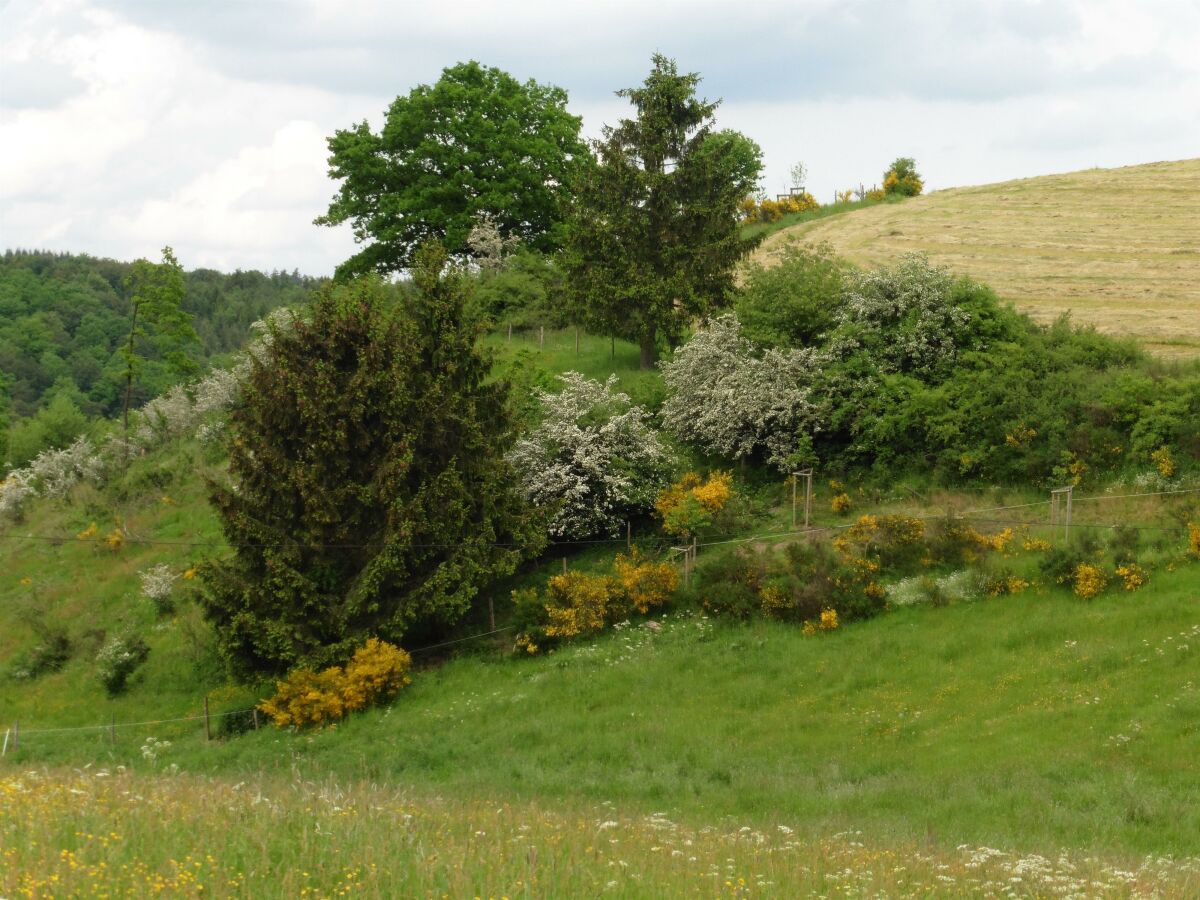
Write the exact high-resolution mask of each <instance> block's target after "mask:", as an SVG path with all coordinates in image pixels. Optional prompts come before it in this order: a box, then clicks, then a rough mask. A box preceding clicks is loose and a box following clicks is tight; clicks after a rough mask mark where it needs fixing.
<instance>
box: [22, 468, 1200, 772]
mask: <svg viewBox="0 0 1200 900" xmlns="http://www.w3.org/2000/svg"><path fill="white" fill-rule="evenodd" d="M1188 494H1200V488H1187V489H1177V490H1166V491H1144V492H1138V493H1132V494H1096V495H1092V496H1087V497H1075V498H1073V502H1074V503H1080V502H1103V501H1123V500H1135V499H1146V498H1152V497H1171V496H1181V495H1188ZM1053 502H1054V501H1053V500H1036V501H1032V502H1029V503H1016V504H1006V505H999V506H988V507H976V508H970V509H964V510H958V511H954V510H950V511H948V512H943V513H930V514H923V515H915V516H912V517H911V518H914V519H918V520H921V521H937V520H945V519H947V518H949V519H951V520H958V521H963V522H968V521H969V522H971V523H972V524H978V525H992V526H1000V527H1039V528H1055V529H1064V523H1061V522H1054V521H1048V520H1046V519H1045V518H1042V519H1040V520H1030V519H1021V518H1012V517H996V516H994V515H992V516H988V517H984V514H995V513H1011V512H1014V511H1017V510H1036V509H1040V508H1043V507H1049V508H1051V509H1053ZM854 525H855V522H854V521H848V522H839V523H834V524H828V525H819V526H810V527H803V528H791V529H785V530H774V531H769V532H763V533H759V534H753V535H749V536H746V535H742V536H737V537H726V536H720V535H718V536H714V539H710V540H706V541H703V542H693V543H692V544H691V545H690V547H681V548H672V551H676V552H683V555H684V565H685V567H686V566H688V565H689V559H688V557H689V554H690V556H691V557H692V558H694V555H695V553H696V551H697V550H698V549H702V548H709V547H719V546H731V545H739V544H749V543H756V542H762V541H770V540H801V539H807V538H811V537H814V536H818V535H829V534H834V533H837V532H840V531H843V530H846V529H849V528H852V527H854ZM1065 527H1066V528H1067V530H1066V532H1065V536H1066V537H1067V539H1069V534H1070V533H1069V529H1071V528H1081V529H1084V528H1086V529H1105V530H1113V529H1116V528H1118V527H1121V528H1126V529H1132V530H1136V531H1144V532H1178V531H1181V530H1183V529H1182V527H1181V526H1180V525H1149V524H1132V523H1129V522H1079V521H1074V522H1070V523H1069V524H1068V525H1066V526H1065ZM0 539H9V540H13V539H15V540H44V541H53V542H56V543H65V542H66V541H69V540H78V541H81V542H100V541H102V540H103V539H102V538H99V539H95V540H93V539H92V538H79V537H77V536H71V537H61V536H50V535H11V534H7V535H0ZM630 540H631V537H630V536H629V535H628V534H627V535H626V537H622V538H609V539H597V540H588V541H559V542H554V543H552V544H551V545H550V546H551V547H565V546H576V545H597V544H600V545H603V544H625V543H628V542H630ZM127 543H144V544H165V545H171V546H188V547H196V546H203V547H213V546H224V547H228V546H229V545H228V544H225V543H223V542H209V541H202V542H198V541H165V540H151V539H128V540H127ZM481 545H484V546H511V545H506V544H486V542H485V543H483V544H480V543H462V544H437V545H429V546H437V547H478V546H481ZM252 546H266V545H252ZM288 546H292V547H296V546H305V547H307V546H308V545H296V544H290V545H288ZM369 546H372V545H317V547H316V548H315V549H330V548H333V547H344V548H353V549H364V548H366V547H369ZM565 562H566V560H565V559H564V563H565ZM515 630H516V626H514V625H507V626H502V627H499V628H496V627H492V628H490V629H489V630H487V631H483V632H479V633H476V634H470V635H465V636H463V637H458V638H453V639H451V640H446V641H439V642H437V643H434V644H429V645H426V646H423V647H417V648H415V649H412V650H409V651H408V652H409V653H410V654H414V655H415V654H421V653H426V652H430V651H434V650H440V649H445V648H447V647H452V646H457V645H460V644H464V643H467V642H471V641H477V640H482V639H484V638H489V637H495V636H496V635H499V634H504V633H508V632H511V631H515ZM204 707H205V711H204V712H203V713H201V714H197V715H189V716H177V717H172V718H164V719H150V720H144V721H135V722H118V721H116V719H115V718H113V719H110V721H109V722H105V723H100V724H91V725H70V726H56V727H48V728H24V727H22V726H20V724H19V723H13V724H12V725H11V726H9V727H7V728H6V730H5V732H4V736H3V742H2V746H0V756H4V755H7V754H8V753H9V752H12V751H14V750H16V749H18V748H19V746H20V744H21V742H22V741H23V740H25V739H27V738H29V737H31V736H32V737H34V738H41V737H45V736H49V735H83V734H88V733H93V734H98V735H101V736H105V735H106V736H107V737H108V738H109V740H110V741H111V742H113V743H115V742H116V737H117V733H118V731H120V730H124V729H133V728H143V729H150V728H157V727H161V726H164V725H179V724H182V723H189V722H201V721H203V722H204V734H205V737H206V738H207V739H211V738H212V736H213V731H212V726H213V723H214V722H220V721H221V720H223V719H226V718H229V717H235V716H250V717H253V718H252V721H253V726H252V727H254V728H257V727H258V726H259V717H258V709H257V707H253V706H251V707H245V708H239V709H232V710H223V711H219V712H209V710H208V697H207V696H206V697H205V700H204Z"/></svg>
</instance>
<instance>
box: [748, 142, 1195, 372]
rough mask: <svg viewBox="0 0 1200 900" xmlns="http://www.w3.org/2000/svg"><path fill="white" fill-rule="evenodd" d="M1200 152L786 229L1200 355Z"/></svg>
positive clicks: (1037, 312) (1020, 305)
mask: <svg viewBox="0 0 1200 900" xmlns="http://www.w3.org/2000/svg"><path fill="white" fill-rule="evenodd" d="M1198 209H1200V159H1191V160H1182V161H1179V162H1161V163H1152V164H1149V165H1140V166H1128V167H1124V168H1119V169H1088V170H1086V171H1082V172H1072V173H1068V174H1064V175H1048V176H1043V177H1038V178H1025V179H1021V180H1018V181H1007V182H1003V183H1001V184H989V185H981V186H978V187H966V188H954V189H950V190H944V191H937V192H935V193H932V194H928V195H925V196H921V197H915V198H913V199H911V200H907V201H905V202H903V203H898V204H892V203H887V204H879V205H874V206H868V207H866V208H864V209H858V210H854V211H852V212H849V213H846V214H843V215H837V216H830V217H827V218H821V219H817V220H815V221H812V222H806V223H802V224H800V225H796V226H793V227H791V228H785V229H783V230H781V231H778V232H776V233H774V234H772V235H771V236H770V237H768V238H767V239H766V240H765V241H764V242H763V245H762V246H761V247H760V249H759V250H758V252H757V258H759V259H761V260H764V261H766V262H768V264H769V261H770V258H771V256H772V254H773V252H774V251H776V250H777V249H778V248H779V246H780V245H781V243H783V242H785V241H788V240H797V239H798V240H801V241H804V242H821V241H827V242H829V243H830V244H832V245H833V247H834V249H835V251H836V252H837V253H838V254H840V255H842V256H845V257H846V258H848V259H850V260H852V261H854V262H856V263H858V264H860V265H871V266H874V265H882V264H885V263H889V262H891V261H892V260H894V259H895V258H896V257H898V256H899V255H901V254H903V253H906V252H911V251H924V252H925V253H927V254H928V255H929V257H930V259H931V260H932V261H933V262H935V263H937V264H939V265H944V266H946V267H948V268H950V269H951V270H952V271H954V272H956V273H961V274H965V275H970V276H971V277H973V278H976V279H978V280H980V281H982V282H984V283H986V284H988V285H990V286H991V287H992V288H993V289H995V291H996V293H997V294H998V295H999V296H1000V297H1001V298H1002V299H1005V300H1010V301H1012V302H1013V303H1014V304H1015V305H1016V307H1017V309H1019V310H1021V311H1022V312H1027V313H1029V314H1030V315H1032V316H1033V317H1034V318H1036V319H1038V320H1040V321H1043V322H1044V321H1049V320H1051V319H1054V318H1055V317H1057V316H1059V315H1061V314H1062V313H1064V312H1070V313H1071V314H1072V316H1073V318H1074V319H1075V321H1077V322H1081V323H1088V324H1094V325H1095V326H1096V327H1097V328H1098V329H1099V330H1100V331H1103V332H1107V333H1109V334H1114V335H1120V336H1131V337H1135V338H1137V339H1138V340H1139V341H1140V342H1142V343H1143V344H1144V345H1145V346H1146V347H1147V349H1149V350H1151V351H1152V352H1154V353H1155V354H1158V355H1163V356H1179V357H1195V356H1200V214H1197V210H1198Z"/></svg>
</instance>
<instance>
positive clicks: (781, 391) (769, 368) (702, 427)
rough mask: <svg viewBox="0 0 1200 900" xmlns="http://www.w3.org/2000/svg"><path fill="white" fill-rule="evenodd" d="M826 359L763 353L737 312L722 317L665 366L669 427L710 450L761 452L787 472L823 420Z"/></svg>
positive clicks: (740, 455)
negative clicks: (818, 386) (820, 398)
mask: <svg viewBox="0 0 1200 900" xmlns="http://www.w3.org/2000/svg"><path fill="white" fill-rule="evenodd" d="M824 361H825V357H824V356H823V355H822V354H821V353H819V352H817V351H814V350H807V349H806V350H795V349H774V348H772V349H768V350H765V351H762V352H761V353H759V352H758V351H757V349H756V348H755V346H754V344H753V343H751V342H750V341H749V340H748V339H747V338H745V337H744V336H743V335H742V332H741V324H740V323H739V322H738V319H737V316H735V315H733V314H731V313H730V314H726V315H723V316H720V317H718V318H716V319H713V320H712V321H710V322H709V323H708V325H707V326H706V327H705V328H704V329H703V330H701V331H699V332H697V333H696V335H695V336H694V337H693V338H692V339H691V340H690V341H688V342H687V343H686V344H684V345H683V346H682V347H680V348H678V349H677V350H676V351H675V354H674V356H673V357H672V358H671V359H670V360H667V361H666V362H664V363H663V364H662V370H663V378H664V380H665V381H666V385H667V400H666V402H665V403H664V404H663V408H662V419H663V425H664V426H665V427H666V428H667V429H668V430H669V431H670V432H671V433H673V434H674V435H676V436H677V437H678V438H680V439H681V440H684V441H688V442H690V443H693V444H695V445H696V446H698V447H700V448H701V449H703V450H704V451H705V452H706V453H713V454H719V455H721V456H726V457H730V458H733V459H745V458H748V457H751V456H754V455H756V454H757V455H761V456H762V457H763V458H764V459H765V460H766V461H767V462H768V463H769V464H770V465H772V466H774V467H776V468H777V469H779V470H781V471H787V470H788V469H789V466H790V465H791V464H792V461H793V459H794V457H796V455H797V454H803V453H804V452H805V451H806V450H807V449H808V447H809V446H810V439H811V435H812V434H813V433H814V432H816V431H819V430H821V428H822V426H823V422H824V412H823V410H822V407H821V405H820V404H819V403H818V402H817V401H816V399H815V398H814V392H813V387H812V386H813V383H814V380H815V377H816V376H817V375H818V374H819V372H820V369H821V367H822V366H823V364H824Z"/></svg>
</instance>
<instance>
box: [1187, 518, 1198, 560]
mask: <svg viewBox="0 0 1200 900" xmlns="http://www.w3.org/2000/svg"><path fill="white" fill-rule="evenodd" d="M1188 549H1189V550H1190V551H1191V553H1192V555H1193V556H1200V525H1197V524H1196V523H1195V522H1188Z"/></svg>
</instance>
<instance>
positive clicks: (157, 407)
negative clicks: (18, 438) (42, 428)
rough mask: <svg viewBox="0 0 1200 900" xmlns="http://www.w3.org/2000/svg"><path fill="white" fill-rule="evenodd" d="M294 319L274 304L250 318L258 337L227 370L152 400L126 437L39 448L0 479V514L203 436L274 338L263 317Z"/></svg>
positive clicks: (279, 323) (16, 512)
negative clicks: (177, 441)
mask: <svg viewBox="0 0 1200 900" xmlns="http://www.w3.org/2000/svg"><path fill="white" fill-rule="evenodd" d="M293 321H294V315H293V313H291V311H290V310H286V309H277V310H274V311H273V312H271V314H270V315H269V316H268V317H267V320H266V322H256V323H254V325H252V326H251V328H252V329H253V330H254V331H255V332H256V333H257V334H258V335H259V337H258V338H257V339H256V340H255V341H254V342H253V343H252V344H251V345H250V346H249V347H248V348H247V350H246V354H245V355H244V356H243V357H242V359H240V360H239V361H238V362H237V363H235V364H234V365H233V366H232V367H231V368H229V369H216V370H214V371H212V372H210V373H209V374H208V375H206V376H205V377H203V378H201V379H199V380H198V381H195V382H192V383H190V384H180V385H176V386H175V387H173V388H171V389H170V390H169V391H167V392H166V393H165V394H162V395H160V396H158V397H156V398H155V399H153V400H151V401H150V402H149V403H147V404H146V405H145V406H143V407H142V408H141V409H140V410H138V411H136V412H135V413H134V414H133V420H134V427H133V430H132V433H131V434H130V435H129V439H128V440H126V439H124V438H123V437H121V436H120V435H110V436H108V437H107V438H106V439H105V440H103V441H101V442H100V446H99V447H97V446H95V445H94V444H93V443H92V442H91V441H90V440H89V439H88V438H87V437H81V438H79V439H78V440H76V441H75V442H74V443H72V444H71V445H70V446H68V447H66V448H64V449H62V450H44V451H42V452H41V453H40V454H38V456H37V457H36V458H35V459H34V460H33V461H32V462H30V464H29V465H28V466H26V467H25V468H23V469H17V470H15V471H13V472H10V473H8V475H7V476H6V477H5V479H4V481H2V482H0V518H9V519H16V518H18V517H19V516H20V514H21V511H22V509H23V508H24V506H25V504H26V503H27V502H29V501H30V500H32V499H33V498H35V497H65V496H66V495H67V493H68V492H69V491H70V490H71V488H73V487H74V486H75V485H76V484H79V483H80V482H85V481H91V482H97V483H98V482H100V481H101V480H103V479H104V477H105V476H106V474H107V473H108V471H109V470H110V468H112V467H113V466H115V465H120V464H123V463H124V462H125V461H127V460H128V459H129V458H130V457H131V456H133V455H135V454H139V453H143V452H145V451H147V450H152V449H154V448H155V447H157V446H159V445H161V444H163V443H165V442H166V441H169V440H173V439H175V438H178V437H181V436H184V435H188V434H191V433H193V432H196V433H200V434H201V435H202V437H203V436H205V435H208V436H211V435H214V434H215V433H216V432H217V431H219V429H220V427H221V424H220V422H219V417H220V416H221V415H222V414H224V413H225V412H226V411H227V410H228V409H229V408H230V407H231V406H232V405H233V402H234V401H235V400H236V399H237V396H238V392H239V390H240V387H241V383H242V381H243V380H244V379H245V377H246V376H247V374H248V373H249V371H250V363H249V360H250V359H251V358H260V357H262V356H263V355H264V354H265V352H266V349H267V348H268V347H269V346H270V343H271V341H272V340H273V336H272V334H271V332H269V331H268V330H267V328H268V325H267V322H269V323H272V324H271V327H273V328H274V329H276V331H278V330H279V329H281V328H284V329H286V327H287V326H288V324H289V323H291V322H293Z"/></svg>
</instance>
